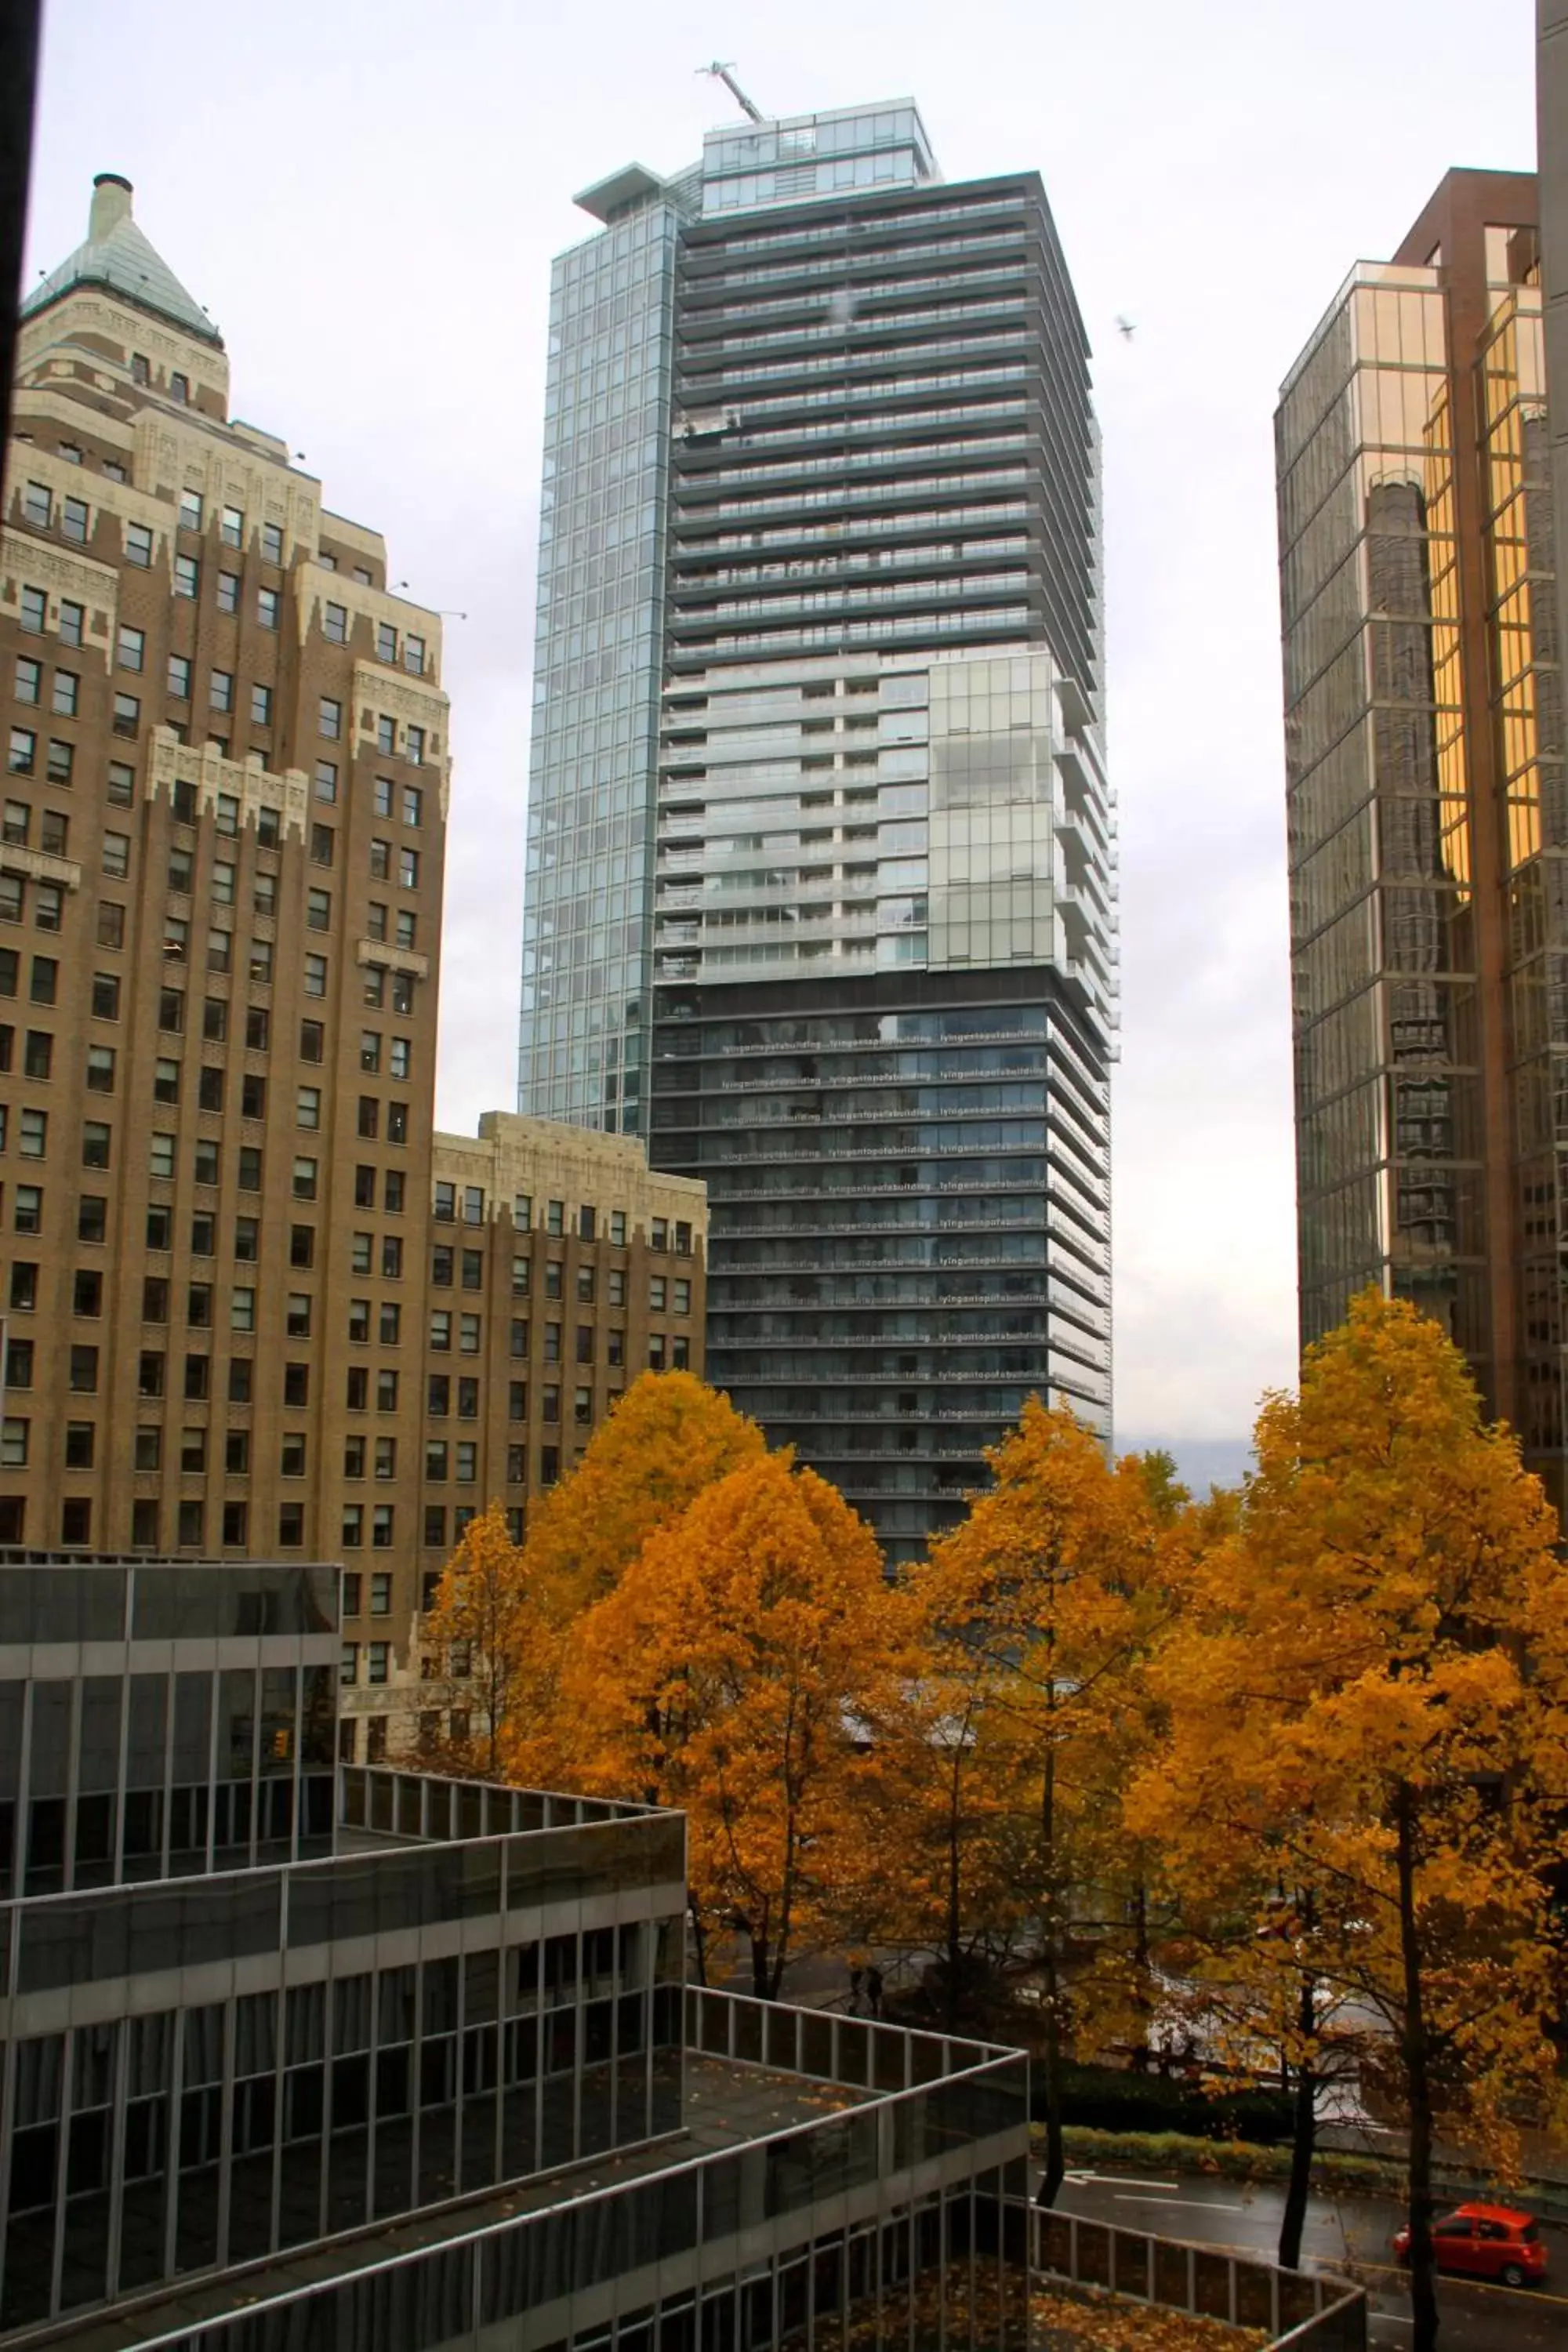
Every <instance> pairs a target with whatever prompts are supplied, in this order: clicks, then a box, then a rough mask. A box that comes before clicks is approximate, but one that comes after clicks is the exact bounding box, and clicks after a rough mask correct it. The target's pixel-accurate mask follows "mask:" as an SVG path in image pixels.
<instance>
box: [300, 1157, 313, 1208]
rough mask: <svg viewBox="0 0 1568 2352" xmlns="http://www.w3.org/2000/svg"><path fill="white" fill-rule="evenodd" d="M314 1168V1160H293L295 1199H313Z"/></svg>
mask: <svg viewBox="0 0 1568 2352" xmlns="http://www.w3.org/2000/svg"><path fill="white" fill-rule="evenodd" d="M316 1169H317V1163H316V1161H315V1160H307V1159H297V1160H295V1162H294V1198H295V1199H296V1200H297V1201H313V1200H314V1199H315V1197H316Z"/></svg>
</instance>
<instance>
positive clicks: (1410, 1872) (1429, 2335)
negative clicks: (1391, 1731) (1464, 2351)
mask: <svg viewBox="0 0 1568 2352" xmlns="http://www.w3.org/2000/svg"><path fill="white" fill-rule="evenodd" d="M1394 1825H1395V1829H1396V1831H1397V1837H1398V1843H1397V1845H1396V1847H1395V1853H1396V1858H1397V1863H1398V1874H1399V1946H1400V1957H1401V1958H1402V1960H1403V1962H1404V1969H1405V2031H1404V2033H1403V2035H1402V2037H1401V2042H1402V2047H1401V2052H1400V2054H1401V2056H1402V2058H1403V2059H1404V2061H1405V2093H1406V2096H1407V2098H1408V2101H1409V2105H1410V2310H1411V2315H1412V2317H1413V2319H1414V2321H1415V2329H1414V2333H1413V2335H1412V2337H1411V2344H1412V2352H1436V2343H1437V2287H1436V2268H1435V2265H1434V2263H1433V2260H1432V2053H1431V2050H1430V2048H1429V2046H1428V2043H1427V2036H1426V2007H1425V2001H1424V1998H1423V1995H1424V1988H1423V1985H1422V1981H1421V1946H1420V1941H1419V1937H1418V1936H1417V1932H1416V1923H1415V1799H1414V1796H1413V1794H1412V1791H1411V1790H1410V1787H1409V1784H1408V1783H1407V1782H1405V1781H1402V1782H1401V1783H1400V1787H1399V1793H1398V1796H1397V1797H1396V1799H1395V1801H1394Z"/></svg>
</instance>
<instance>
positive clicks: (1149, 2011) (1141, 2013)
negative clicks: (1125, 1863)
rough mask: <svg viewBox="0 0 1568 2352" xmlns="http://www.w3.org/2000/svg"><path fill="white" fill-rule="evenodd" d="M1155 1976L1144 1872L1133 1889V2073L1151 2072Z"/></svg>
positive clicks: (1147, 1892)
mask: <svg viewBox="0 0 1568 2352" xmlns="http://www.w3.org/2000/svg"><path fill="white" fill-rule="evenodd" d="M1152 1974H1153V1968H1152V1962H1151V1959H1150V1954H1149V1888H1148V1884H1147V1881H1146V1880H1145V1879H1144V1876H1143V1874H1142V1871H1140V1872H1139V1874H1138V1877H1137V1882H1136V1884H1135V1885H1134V1887H1133V1890H1132V2007H1133V2010H1134V2011H1135V2013H1136V2015H1137V2019H1138V2047H1137V2049H1136V2050H1134V2052H1133V2053H1132V2072H1133V2073H1134V2074H1147V2073H1148V2072H1149V2022H1150V2020H1151V2018H1152V2016H1153V2013H1154V2003H1153V2000H1152V1997H1151V1995H1150V1991H1149V1980H1150V1978H1151V1977H1152Z"/></svg>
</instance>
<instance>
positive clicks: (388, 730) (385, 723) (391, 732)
mask: <svg viewBox="0 0 1568 2352" xmlns="http://www.w3.org/2000/svg"><path fill="white" fill-rule="evenodd" d="M375 748H376V750H377V751H387V752H391V751H396V749H397V724H396V721H395V719H388V718H387V717H386V716H385V715H384V714H383V716H382V717H380V718H379V719H377V720H376V722H375Z"/></svg>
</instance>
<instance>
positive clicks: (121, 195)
mask: <svg viewBox="0 0 1568 2352" xmlns="http://www.w3.org/2000/svg"><path fill="white" fill-rule="evenodd" d="M130 217H131V183H130V181H129V180H127V179H124V178H122V177H121V174H120V173H118V172H100V173H99V174H98V177H97V178H96V179H95V180H94V182H93V184H92V210H91V212H90V213H89V215H88V223H87V233H88V236H89V238H90V239H91V240H92V242H93V243H94V244H95V245H96V244H98V243H99V242H100V240H101V239H102V238H104V237H106V236H108V235H109V233H110V230H111V229H115V228H118V227H119V226H120V224H121V221H122V220H129V219H130Z"/></svg>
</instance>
